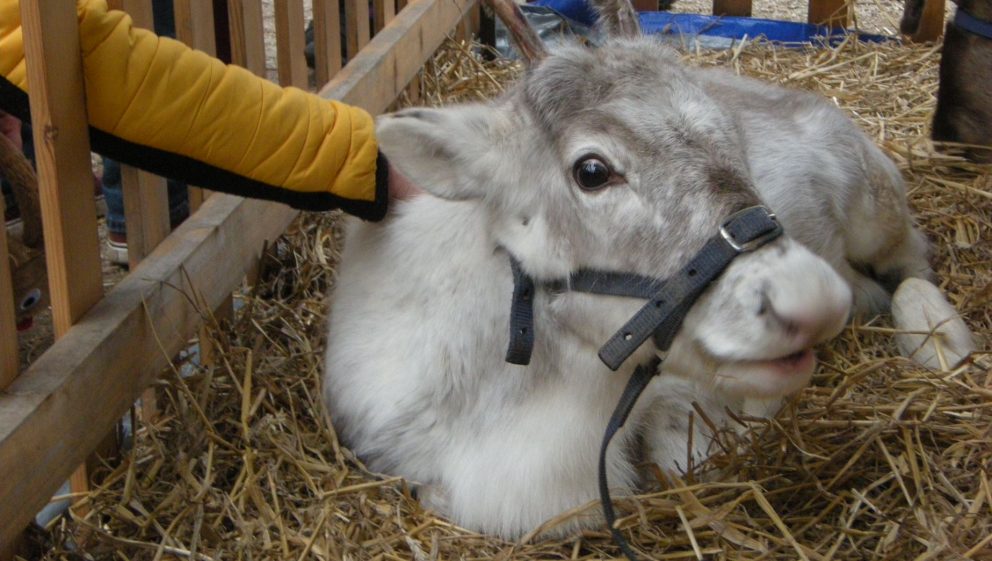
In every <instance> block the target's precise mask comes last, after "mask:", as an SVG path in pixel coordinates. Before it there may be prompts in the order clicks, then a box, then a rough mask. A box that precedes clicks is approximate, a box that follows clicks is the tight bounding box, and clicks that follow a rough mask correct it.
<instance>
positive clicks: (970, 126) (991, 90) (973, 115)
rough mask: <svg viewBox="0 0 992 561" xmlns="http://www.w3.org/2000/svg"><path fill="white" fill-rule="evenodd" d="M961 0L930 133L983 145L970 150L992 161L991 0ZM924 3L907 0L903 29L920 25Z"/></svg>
mask: <svg viewBox="0 0 992 561" xmlns="http://www.w3.org/2000/svg"><path fill="white" fill-rule="evenodd" d="M956 1H957V4H958V7H957V14H956V15H955V18H954V19H953V20H951V21H948V22H947V27H946V29H945V32H944V50H943V53H942V54H941V58H940V86H939V89H938V91H937V109H936V111H935V112H934V116H933V129H932V132H931V136H932V137H933V139H934V140H937V141H943V142H958V143H962V144H969V145H973V146H978V147H975V148H969V149H968V150H967V152H966V153H965V154H966V156H967V157H968V158H970V159H972V160H974V161H976V162H979V163H992V87H990V85H992V2H989V1H988V0H956ZM923 6H924V0H908V1H907V2H906V6H905V10H904V12H903V19H902V24H901V29H902V32H903V33H906V34H910V35H911V34H913V33H915V32H916V31H917V29H919V26H920V16H921V14H922V12H923ZM963 19H966V21H963ZM968 22H970V23H968ZM981 146H988V148H984V149H983V148H980V147H981Z"/></svg>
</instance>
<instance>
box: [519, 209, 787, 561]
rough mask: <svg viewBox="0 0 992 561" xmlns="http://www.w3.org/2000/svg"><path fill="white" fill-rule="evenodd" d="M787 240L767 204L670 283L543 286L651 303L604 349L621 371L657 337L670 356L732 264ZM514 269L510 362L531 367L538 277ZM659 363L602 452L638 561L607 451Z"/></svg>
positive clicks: (630, 390)
mask: <svg viewBox="0 0 992 561" xmlns="http://www.w3.org/2000/svg"><path fill="white" fill-rule="evenodd" d="M781 234H782V226H781V225H780V224H779V222H778V220H777V219H776V217H775V215H774V214H772V212H771V211H769V210H768V209H767V208H765V207H763V206H753V207H750V208H746V209H744V210H742V211H739V212H736V213H734V214H733V215H731V216H730V218H728V219H727V220H726V222H724V223H723V225H722V226H721V227H720V231H719V233H718V234H717V235H714V236H713V237H712V238H710V239H709V240H708V241H707V242H706V245H704V246H703V248H702V249H701V250H699V252H698V253H696V255H695V256H694V257H693V258H692V259H691V260H690V261H689V263H688V264H687V265H686V266H684V267H682V269H680V270H679V271H678V272H677V273H675V274H674V275H672V276H670V277H668V278H667V279H657V278H653V277H646V276H643V275H637V274H633V273H615V272H605V271H594V270H589V269H582V270H579V271H577V272H575V273H573V274H572V275H571V276H570V277H569V279H568V281H567V282H565V281H555V282H549V283H543V284H542V286H543V287H545V288H547V289H548V290H552V291H573V292H587V293H592V294H605V295H610V296H625V297H629V298H641V299H645V300H648V303H647V304H645V305H644V307H643V308H641V309H640V310H639V311H638V312H637V313H636V314H634V316H633V317H632V318H630V319H629V320H628V321H627V323H626V324H625V325H624V326H623V327H622V328H620V330H619V331H617V332H616V333H615V334H614V335H613V336H612V337H610V339H609V340H608V341H607V342H606V343H605V344H604V345H603V346H602V347H601V348H600V349H599V358H600V360H602V361H603V363H604V364H606V366H607V367H609V368H610V370H617V369H618V368H620V366H621V365H622V364H623V363H624V361H626V360H627V359H628V358H629V357H630V355H631V354H633V353H634V351H636V350H637V349H638V347H640V346H641V345H642V344H643V343H644V342H645V341H647V339H648V337H653V339H654V344H655V347H656V348H657V349H658V350H659V351H667V350H668V347H669V345H671V343H672V339H674V338H675V334H676V333H677V332H678V330H679V327H680V326H681V325H682V321H683V320H684V319H685V316H686V314H688V313H689V309H690V308H692V305H693V304H694V303H695V302H696V299H697V298H699V296H700V295H701V294H702V293H703V291H704V290H705V289H706V287H707V286H709V284H710V283H711V282H713V281H714V280H715V279H716V278H717V277H719V276H720V274H721V273H722V272H723V271H724V269H726V268H727V266H728V265H730V262H731V261H733V260H734V259H735V258H736V257H737V256H739V255H741V254H742V253H747V252H749V251H754V250H755V249H757V248H759V247H761V246H763V245H765V244H766V243H768V242H770V241H772V240H774V239H775V238H777V237H779V236H780V235H781ZM510 267H511V269H512V271H513V303H512V304H511V308H510V345H509V349H507V352H506V360H507V362H510V363H513V364H521V365H526V364H529V363H530V357H531V352H532V351H533V348H534V335H535V333H534V291H535V283H534V279H532V278H530V277H529V276H528V275H527V274H526V273H524V272H523V270H522V269H521V268H520V263H519V262H517V260H516V259H514V258H513V256H512V255H511V256H510ZM660 365H661V359H660V358H654V359H653V360H651V361H649V362H648V363H647V364H642V365H640V366H638V367H637V368H636V369H635V370H634V373H633V375H631V377H630V380H629V381H628V382H627V386H626V387H625V388H624V391H623V394H622V395H621V397H620V401H619V403H617V406H616V408H615V409H614V410H613V414H612V415H611V416H610V422H609V424H608V425H607V426H606V432H605V434H604V435H603V444H602V446H601V447H600V450H599V494H600V498H601V500H602V507H603V515H604V517H605V518H606V523H607V524H608V526H609V529H610V533H611V534H613V539H614V540H615V541H616V543H617V545H618V546H620V549H621V550H622V551H623V552H624V554H625V555H626V556H627V557H628V558H629V559H631V561H636V559H637V556H636V555H635V554H634V552H633V550H631V548H630V546H629V545H628V544H627V540H625V539H624V537H623V535H622V534H621V533H620V531H619V530H617V529H616V528H614V522H615V520H616V516H615V514H614V512H613V503H612V502H611V499H610V490H609V485H608V482H607V479H606V450H607V448H608V447H609V444H610V441H611V440H612V439H613V435H615V434H616V433H617V431H619V430H620V428H621V427H623V424H624V422H626V420H627V416H628V415H630V412H631V410H632V409H633V408H634V404H635V403H637V398H638V397H640V395H641V393H642V392H643V391H644V389H645V388H646V387H647V386H648V383H649V382H650V381H651V379H652V378H654V376H655V375H657V373H658V367H659V366H660Z"/></svg>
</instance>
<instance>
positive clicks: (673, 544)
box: [41, 42, 992, 561]
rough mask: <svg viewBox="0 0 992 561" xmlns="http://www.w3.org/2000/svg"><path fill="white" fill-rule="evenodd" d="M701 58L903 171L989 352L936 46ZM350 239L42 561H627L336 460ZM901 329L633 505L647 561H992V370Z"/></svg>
mask: <svg viewBox="0 0 992 561" xmlns="http://www.w3.org/2000/svg"><path fill="white" fill-rule="evenodd" d="M686 58H687V59H689V60H690V61H692V62H694V63H697V64H703V65H720V66H726V67H731V68H734V69H736V70H737V71H738V72H740V73H742V74H747V75H752V76H757V77H760V78H763V79H766V80H771V81H773V82H780V83H784V84H787V85H792V86H798V87H802V88H808V89H812V90H814V91H818V92H821V93H822V94H824V95H826V96H828V97H830V98H831V99H833V100H834V101H835V102H836V103H837V104H838V105H839V106H840V107H842V108H844V109H846V110H848V111H849V112H850V113H851V114H852V115H853V117H854V119H855V120H856V121H857V122H858V124H860V125H861V126H863V127H864V128H865V130H867V131H868V133H869V134H870V135H871V136H872V137H873V138H875V139H876V140H877V141H878V143H879V144H880V145H881V146H883V147H884V148H885V150H887V151H888V153H889V154H890V155H891V156H892V157H893V158H894V159H895V161H896V162H897V163H898V164H899V166H900V167H901V168H902V169H903V170H904V172H905V175H906V178H907V182H908V187H909V189H910V199H911V204H912V206H913V208H914V209H915V211H916V213H917V215H918V217H919V221H920V223H921V225H922V227H923V228H924V230H925V231H926V232H927V234H928V235H929V236H930V238H931V240H932V241H933V242H934V243H935V248H936V252H935V256H934V261H935V266H936V268H937V270H938V271H939V274H940V278H941V279H942V281H943V285H944V286H943V288H944V289H945V290H946V292H947V293H948V294H949V296H950V299H951V301H952V302H953V303H954V304H955V306H957V308H958V309H959V310H960V311H961V312H962V313H963V315H964V316H965V318H966V320H967V322H968V324H969V325H970V326H971V328H972V329H973V330H974V331H975V332H976V333H977V334H978V336H979V338H980V341H979V343H980V348H983V349H985V348H988V347H987V345H988V342H989V339H990V333H992V331H990V327H992V319H990V316H989V309H990V308H989V303H990V300H992V269H990V264H992V244H990V243H989V237H990V236H992V227H990V225H992V223H990V220H992V173H990V168H989V167H980V166H975V165H972V164H968V163H966V162H964V161H962V160H961V159H960V158H957V157H954V156H947V155H939V154H937V153H935V152H934V151H933V146H932V145H931V143H930V142H929V141H928V140H927V138H926V136H927V134H928V123H929V119H930V115H931V113H932V111H933V107H934V95H935V92H936V80H937V72H936V68H937V64H938V59H939V51H938V47H937V46H932V45H931V46H928V45H910V46H902V45H898V44H880V45H875V44H859V43H854V42H851V43H847V44H844V45H842V46H840V47H839V48H836V49H820V50H812V49H811V50H786V49H780V48H774V47H772V46H769V45H767V44H761V43H747V44H741V45H740V46H739V47H738V48H736V49H733V50H730V51H725V52H701V53H689V54H687V55H686ZM516 71H517V69H516V66H515V65H513V64H511V63H506V62H495V63H483V62H482V61H481V60H480V59H479V58H478V57H476V56H475V55H473V51H472V49H471V48H470V47H469V46H467V45H465V44H456V43H454V42H449V43H448V44H447V45H446V46H445V47H444V49H442V51H441V52H440V53H439V54H438V56H437V57H436V58H435V59H434V60H433V62H431V63H430V64H429V65H428V66H427V67H426V69H425V70H424V74H423V85H424V90H425V96H426V101H427V102H429V103H434V104H436V103H441V102H442V101H450V100H458V101H464V100H472V99H481V98H486V97H489V96H492V95H494V94H496V93H497V92H499V91H500V89H501V87H502V84H504V83H506V81H507V80H509V79H511V78H512V76H513V75H514V74H515V72H516ZM336 223H337V218H336V217H335V216H333V215H329V214H322V215H307V216H305V217H303V219H302V220H300V221H299V222H297V223H296V224H295V226H294V227H293V229H292V231H291V232H290V233H289V234H288V235H287V236H286V238H285V239H284V240H283V241H281V242H279V243H278V244H277V245H276V246H275V247H274V248H272V250H271V251H270V252H269V258H268V260H267V263H268V266H267V267H266V270H267V273H265V274H264V275H263V282H262V284H260V285H259V286H258V287H257V288H255V289H254V290H252V291H249V292H248V293H247V294H245V295H244V302H245V306H244V308H243V309H242V313H241V314H240V315H239V317H238V319H237V320H236V321H235V322H234V323H233V325H226V326H223V328H222V329H219V330H214V334H213V337H214V338H215V344H216V346H217V347H218V348H219V349H221V351H220V352H219V354H218V356H217V359H216V362H215V364H214V366H212V367H210V368H200V369H199V370H197V371H196V373H195V375H193V376H190V377H180V376H178V375H177V374H176V373H175V372H169V373H167V374H166V375H165V376H164V377H163V378H162V380H161V382H160V383H159V385H158V389H159V392H160V396H161V397H160V401H161V403H162V406H163V411H162V414H161V416H160V417H159V418H158V419H157V420H155V421H154V422H151V423H141V424H139V430H138V431H137V435H136V439H135V445H134V447H133V448H132V449H131V450H130V451H129V452H128V453H127V454H126V456H125V458H124V459H123V461H122V462H121V463H120V464H119V465H108V466H107V467H106V469H105V470H103V472H102V473H100V474H99V475H100V476H101V477H102V482H101V483H99V485H98V487H97V488H96V489H95V490H94V491H93V492H92V493H90V494H89V495H87V496H86V497H84V498H83V500H82V501H81V502H80V503H79V504H78V505H77V506H76V507H75V508H74V509H73V510H72V512H71V514H70V515H68V516H66V517H64V518H61V519H58V520H56V521H55V522H53V523H52V524H51V525H50V527H49V530H50V533H49V534H47V540H48V544H47V548H48V549H47V551H45V552H44V553H43V554H41V556H43V558H45V559H53V560H54V559H82V558H92V559H121V560H124V559H142V560H144V559H156V560H157V559H201V560H207V559H213V560H221V559H251V560H255V561H262V560H266V559H273V560H275V559H279V560H298V559H299V560H302V559H355V560H361V559H375V560H387V559H415V560H417V561H420V560H428V559H431V560H433V559H444V560H449V559H450V560H458V559H465V560H472V559H598V558H609V557H616V556H618V555H619V551H618V550H617V549H616V547H615V546H614V545H613V542H612V541H611V540H610V537H609V535H608V534H607V532H605V531H604V530H603V529H601V528H598V529H593V530H589V531H586V532H584V533H582V534H579V535H574V536H571V537H569V538H567V539H563V540H558V541H550V542H549V541H542V540H541V539H540V538H539V537H532V536H528V537H527V538H525V539H524V540H521V541H520V542H518V543H508V542H504V541H500V540H497V539H493V538H490V537H486V536H482V535H477V534H474V533H472V532H468V531H466V530H463V529H460V528H458V527H455V526H454V525H452V524H451V523H450V522H448V521H446V520H444V519H441V518H438V517H436V516H435V515H434V514H433V513H431V512H428V511H425V510H424V509H423V508H421V506H420V505H419V504H418V503H417V502H416V501H415V500H414V499H413V498H411V496H410V492H409V490H408V488H407V486H406V485H405V484H404V483H403V481H401V480H399V479H397V478H394V477H389V476H385V475H378V474H372V473H369V472H367V471H366V470H365V469H364V468H363V467H362V465H361V463H360V462H359V461H358V460H357V459H355V458H354V457H353V456H352V454H351V453H350V452H349V451H348V450H347V449H345V448H343V447H341V446H340V445H339V444H338V443H337V440H336V438H335V435H334V432H333V429H332V427H331V426H330V425H329V423H328V422H327V421H326V412H325V411H324V408H323V407H322V405H321V401H320V389H319V387H320V384H319V378H320V371H321V362H322V353H321V349H322V347H323V341H324V333H323V331H324V325H325V320H324V316H325V314H326V311H327V310H326V304H327V301H326V298H325V293H326V292H327V290H328V288H329V287H330V286H331V285H332V284H333V279H334V269H333V267H334V262H335V259H336V256H337V254H338V251H339V248H340V243H341V240H340V235H339V231H338V229H337V228H336ZM889 325H890V324H889V322H888V319H887V318H884V317H883V318H868V319H867V320H866V321H864V322H862V323H861V324H859V325H857V326H853V327H850V328H849V329H847V330H846V331H845V333H844V334H843V335H842V336H841V337H839V338H838V339H837V340H835V341H834V342H832V343H831V344H829V345H826V346H825V347H824V348H822V349H821V350H820V353H819V355H820V358H821V362H822V364H821V365H820V367H819V368H818V371H817V374H816V375H815V378H814V383H813V385H812V386H811V387H810V388H808V389H806V390H804V391H802V392H801V393H800V394H799V395H798V396H797V397H796V398H795V399H794V400H792V401H791V402H790V403H789V405H788V406H787V407H786V408H785V409H784V410H783V411H782V412H781V414H780V415H778V416H777V417H776V418H775V419H774V420H770V421H758V420H752V421H750V424H751V427H752V429H751V433H752V434H751V436H750V440H749V441H748V440H743V441H741V440H738V439H736V438H735V437H734V436H733V435H730V434H726V435H724V436H723V437H722V438H721V442H722V443H723V446H722V447H721V448H720V449H721V450H722V451H720V452H718V453H717V454H716V455H715V456H714V457H713V458H712V459H711V461H710V462H709V463H708V464H706V465H703V466H697V469H696V471H695V473H693V474H692V475H691V476H689V477H687V478H686V479H685V480H684V481H665V482H664V483H663V484H661V488H660V490H658V491H657V492H653V493H650V494H647V495H644V496H642V497H638V498H636V499H622V500H619V501H618V504H619V506H620V508H621V511H622V512H623V513H625V516H624V517H623V518H622V520H621V522H620V525H621V527H622V528H623V531H624V532H625V533H626V534H627V535H628V536H629V539H630V541H631V543H632V544H633V545H634V547H635V548H637V549H638V550H640V551H642V552H644V553H645V554H646V555H645V557H647V556H650V557H653V558H655V559H769V560H772V559H783V560H785V559H789V560H791V559H804V560H836V559H893V560H909V559H919V560H923V559H962V558H967V559H992V482H990V479H992V473H990V472H992V440H990V437H992V435H990V427H992V424H990V419H992V380H990V378H989V375H988V367H989V364H990V361H989V357H988V355H987V353H978V354H977V355H975V357H974V359H973V362H972V363H970V364H966V365H964V366H962V367H960V368H958V369H955V370H953V371H948V372H931V371H927V370H925V369H922V368H920V367H918V366H916V365H914V364H912V363H910V362H909V361H907V360H905V359H903V358H899V357H898V354H897V353H896V351H895V347H894V344H893V341H892V337H891V330H890V329H889V328H888V326H889ZM713 473H721V474H723V475H722V476H720V479H719V480H717V481H711V479H712V474H713ZM583 508H598V505H596V504H590V505H586V506H585V507H583ZM549 524H554V521H552V522H550V523H549Z"/></svg>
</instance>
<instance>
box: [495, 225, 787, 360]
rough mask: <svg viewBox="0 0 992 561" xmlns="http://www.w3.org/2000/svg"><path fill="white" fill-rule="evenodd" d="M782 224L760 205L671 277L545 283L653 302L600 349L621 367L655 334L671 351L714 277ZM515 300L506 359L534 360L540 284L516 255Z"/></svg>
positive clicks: (580, 277)
mask: <svg viewBox="0 0 992 561" xmlns="http://www.w3.org/2000/svg"><path fill="white" fill-rule="evenodd" d="M781 233H782V226H781V225H780V224H779V223H778V220H777V219H776V218H775V215H774V214H772V213H771V211H769V210H768V209H767V208H765V207H762V206H754V207H749V208H746V209H744V210H742V211H740V212H737V213H735V214H733V215H731V216H730V218H728V219H727V221H726V222H724V223H723V225H722V226H721V227H720V231H719V233H718V234H717V235H715V236H713V237H712V238H710V239H709V240H708V241H707V242H706V245H704V246H703V248H702V249H701V250H700V251H699V252H698V253H696V255H695V256H694V257H693V258H692V260H690V261H689V264H688V265H686V266H684V267H682V268H681V269H680V270H679V271H678V272H677V273H675V274H674V275H672V276H671V277H669V278H667V279H664V280H662V279H657V278H653V277H647V276H644V275H638V274H635V273H618V272H612V271H597V270H592V269H581V270H579V271H577V272H575V273H572V275H570V276H569V278H568V280H567V281H553V282H549V283H544V284H543V285H542V286H544V287H545V288H547V289H549V290H553V291H572V292H586V293H591V294H603V295H609V296H624V297H628V298H641V299H644V300H648V303H647V304H646V305H645V306H644V307H643V308H641V309H640V310H639V311H638V312H637V313H636V314H634V316H633V317H632V318H631V319H630V320H628V321H627V323H626V324H625V325H624V326H623V327H622V328H620V330H619V331H617V332H616V334H614V335H613V337H611V338H610V339H609V340H608V341H607V342H606V344H604V345H603V346H602V347H601V348H600V350H599V358H600V360H602V361H603V363H604V364H606V366H607V367H609V368H610V369H611V370H617V369H618V368H620V366H621V365H622V364H623V363H624V361H626V360H627V359H628V358H629V357H630V355H631V354H633V353H634V351H635V350H637V348H638V347H640V346H641V344H643V343H644V342H645V341H646V340H647V339H648V337H651V336H652V335H654V340H655V345H656V346H657V347H658V349H659V350H667V349H668V345H670V344H671V341H672V339H673V338H674V336H675V333H676V332H677V331H678V328H679V326H680V325H681V324H682V320H683V319H684V317H685V314H686V313H688V311H689V308H691V307H692V304H693V303H694V302H695V301H696V298H698V297H699V295H700V294H702V292H703V290H704V289H705V288H706V287H707V286H709V284H710V283H711V282H713V280H714V279H716V278H717V277H718V276H719V275H720V273H722V272H723V270H724V269H726V268H727V266H728V265H729V264H730V262H731V261H733V260H734V258H735V257H737V256H738V255H740V254H741V253H745V252H748V251H753V250H755V249H757V248H758V247H761V246H762V245H764V244H766V243H768V242H769V241H771V240H773V239H775V238H777V237H778V236H779V235H781ZM510 268H511V270H512V271H513V300H512V302H511V305H510V343H509V347H508V349H507V353H506V361H507V362H509V363H511V364H520V365H526V364H530V358H531V354H532V352H533V349H534V338H535V333H534V292H535V288H536V286H535V283H534V280H533V279H532V278H530V276H529V275H527V274H526V273H525V272H524V271H523V269H522V268H521V266H520V263H519V262H518V261H517V260H516V258H514V257H513V256H512V255H511V256H510Z"/></svg>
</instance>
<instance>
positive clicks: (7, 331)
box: [0, 226, 19, 391]
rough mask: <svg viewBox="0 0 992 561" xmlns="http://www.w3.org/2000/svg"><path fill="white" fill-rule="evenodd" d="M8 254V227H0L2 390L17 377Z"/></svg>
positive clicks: (11, 286)
mask: <svg viewBox="0 0 992 561" xmlns="http://www.w3.org/2000/svg"><path fill="white" fill-rule="evenodd" d="M10 273H11V271H10V256H9V255H8V254H7V228H6V226H5V227H2V228H0V391H3V389H4V388H6V387H7V386H9V385H10V383H11V382H13V381H14V378H16V377H17V372H18V370H19V368H18V354H17V353H18V351H17V326H16V325H15V323H16V321H17V319H16V313H15V312H14V287H13V285H12V281H11V277H10Z"/></svg>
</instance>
